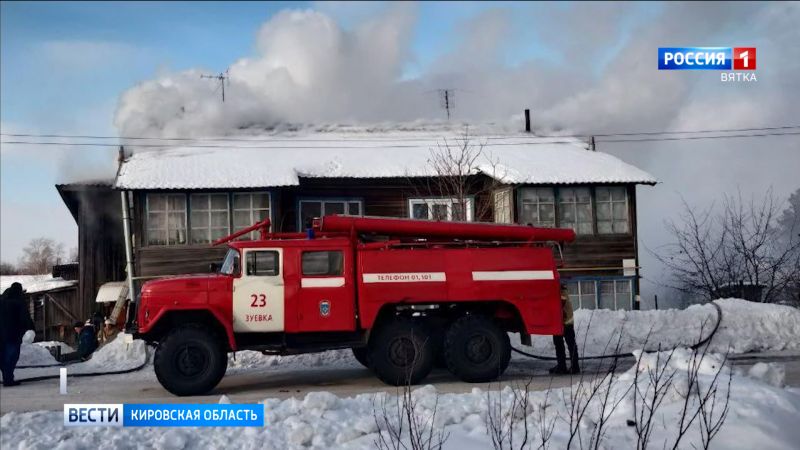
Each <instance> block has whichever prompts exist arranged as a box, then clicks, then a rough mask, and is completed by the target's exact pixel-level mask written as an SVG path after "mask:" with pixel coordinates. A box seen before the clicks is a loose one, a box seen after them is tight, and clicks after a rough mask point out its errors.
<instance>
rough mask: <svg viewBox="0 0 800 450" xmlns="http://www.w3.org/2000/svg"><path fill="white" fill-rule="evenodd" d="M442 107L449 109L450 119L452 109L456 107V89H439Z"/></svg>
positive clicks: (448, 118)
mask: <svg viewBox="0 0 800 450" xmlns="http://www.w3.org/2000/svg"><path fill="white" fill-rule="evenodd" d="M437 91H438V92H439V100H440V102H441V106H442V109H444V110H445V111H447V120H450V110H451V109H454V108H455V107H456V103H455V89H437Z"/></svg>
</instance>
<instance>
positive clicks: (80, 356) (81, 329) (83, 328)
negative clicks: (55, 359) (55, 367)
mask: <svg viewBox="0 0 800 450" xmlns="http://www.w3.org/2000/svg"><path fill="white" fill-rule="evenodd" d="M73 329H74V330H75V334H77V335H78V350H77V351H74V352H71V353H66V354H64V355H61V361H77V360H85V359H87V358H88V357H89V356H90V355H91V354H92V353H94V351H95V350H97V333H96V332H95V331H94V326H93V325H92V324H91V322H86V323H83V322H75V325H74V326H73Z"/></svg>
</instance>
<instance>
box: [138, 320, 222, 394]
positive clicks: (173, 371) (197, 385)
mask: <svg viewBox="0 0 800 450" xmlns="http://www.w3.org/2000/svg"><path fill="white" fill-rule="evenodd" d="M153 368H154V369H155V372H156V377H157V378H158V381H159V383H161V385H162V386H164V389H166V390H168V391H169V392H171V393H172V394H175V395H178V396H186V395H200V394H205V393H207V392H209V391H210V390H212V389H214V387H215V386H216V385H217V384H218V383H219V381H220V380H221V379H222V377H223V376H224V375H225V370H226V369H227V368H228V354H227V352H226V351H225V348H224V345H223V343H222V342H221V341H220V339H219V338H218V337H217V336H215V335H214V334H212V333H210V332H209V331H207V330H204V329H203V328H201V327H196V326H183V327H180V328H176V329H175V330H173V331H172V332H170V333H169V334H168V335H167V337H166V338H165V339H164V340H163V341H161V343H160V344H159V346H158V348H157V349H156V354H155V357H154V359H153Z"/></svg>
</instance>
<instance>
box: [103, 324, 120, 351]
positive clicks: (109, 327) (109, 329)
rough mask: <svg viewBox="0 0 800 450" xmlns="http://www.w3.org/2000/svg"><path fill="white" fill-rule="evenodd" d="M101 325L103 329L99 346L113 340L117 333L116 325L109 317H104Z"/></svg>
mask: <svg viewBox="0 0 800 450" xmlns="http://www.w3.org/2000/svg"><path fill="white" fill-rule="evenodd" d="M103 325H104V326H103V331H102V332H101V335H100V346H103V345H106V344H108V343H109V342H111V341H113V340H114V338H115V337H117V334H119V330H118V329H117V325H116V324H115V323H114V322H113V321H112V320H111V319H106V321H105V322H104V324H103Z"/></svg>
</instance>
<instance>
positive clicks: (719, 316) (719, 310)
mask: <svg viewBox="0 0 800 450" xmlns="http://www.w3.org/2000/svg"><path fill="white" fill-rule="evenodd" d="M711 306H713V307H714V308H716V310H717V319H716V323H715V324H714V328H713V329H712V330H711V332H710V333H709V334H708V336H706V337H704V338H702V339H701V340H700V341H698V342H697V343H695V344H693V345H691V346H690V347H689V348H690V349H692V350H696V349H698V348H700V347H702V346H703V345H705V344H707V343H708V342H709V341H711V339H713V337H714V335H715V334H716V333H717V330H719V326H720V323H721V322H722V308H720V306H719V305H718V304H716V303H711ZM511 350H512V351H513V352H516V353H519V354H520V355H523V356H527V357H529V358H535V359H542V360H546V361H555V360H556V357H554V356H543V355H536V354H534V353H528V352H526V351H523V350H520V349H518V348H516V347H511ZM661 350H662V351H663V350H669V349H661ZM654 351H656V350H645V352H648V353H651V352H654ZM633 356H634V355H633V353H631V352H628V353H613V354H608V355H592V356H582V357H580V358H578V359H580V360H591V359H609V358H628V357H633ZM78 362H81V361H75V362H73V363H67V364H49V365H40V366H17V368H18V369H33V368H45V367H68V366H70V365H72V364H75V363H78ZM147 362H148V358H147V357H145V359H144V362H142V364H140V365H138V366H136V367H132V368H130V369H123V370H111V371H102V372H89V373H74V374H70V375H68V376H69V377H75V378H83V377H94V376H102V375H120V374H125V373H132V372H137V371H139V370H142V369H143V368H144V367H145V366H146V365H147ZM59 377H60V375H42V376H38V377H30V378H23V379H18V380H17V381H24V382H28V381H43V380H52V379H57V378H59Z"/></svg>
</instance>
